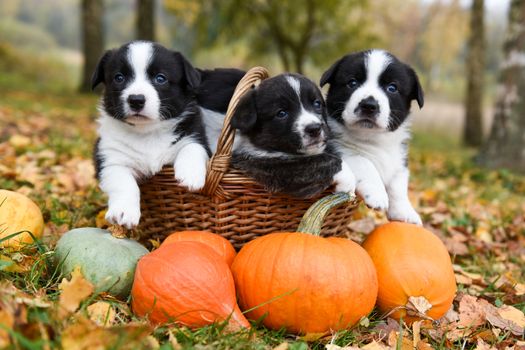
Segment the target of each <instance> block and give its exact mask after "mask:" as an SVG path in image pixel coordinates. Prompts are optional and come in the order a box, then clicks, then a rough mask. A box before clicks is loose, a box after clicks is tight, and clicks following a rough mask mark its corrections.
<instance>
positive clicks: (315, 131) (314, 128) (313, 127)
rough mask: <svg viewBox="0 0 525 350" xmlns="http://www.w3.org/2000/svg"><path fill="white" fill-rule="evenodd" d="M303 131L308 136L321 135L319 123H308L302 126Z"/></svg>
mask: <svg viewBox="0 0 525 350" xmlns="http://www.w3.org/2000/svg"><path fill="white" fill-rule="evenodd" d="M304 132H305V133H306V134H307V135H308V136H310V137H318V136H319V135H321V124H318V123H313V124H308V125H307V126H305V127H304Z"/></svg>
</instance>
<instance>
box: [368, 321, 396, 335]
mask: <svg viewBox="0 0 525 350" xmlns="http://www.w3.org/2000/svg"><path fill="white" fill-rule="evenodd" d="M398 330H399V323H398V322H397V321H396V320H394V319H393V318H390V317H389V318H388V319H387V320H386V323H380V324H378V325H377V326H375V327H374V329H373V331H375V332H376V333H377V335H378V336H379V339H385V338H386V337H388V335H389V334H390V333H391V332H392V331H394V332H395V331H398Z"/></svg>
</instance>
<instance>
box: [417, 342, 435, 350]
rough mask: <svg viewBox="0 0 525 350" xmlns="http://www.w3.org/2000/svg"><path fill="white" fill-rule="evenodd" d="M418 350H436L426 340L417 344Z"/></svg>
mask: <svg viewBox="0 0 525 350" xmlns="http://www.w3.org/2000/svg"><path fill="white" fill-rule="evenodd" d="M416 350H434V348H433V347H432V346H431V345H430V344H429V343H427V342H426V341H424V340H420V341H419V342H418V343H417V344H416Z"/></svg>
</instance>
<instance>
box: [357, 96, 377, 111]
mask: <svg viewBox="0 0 525 350" xmlns="http://www.w3.org/2000/svg"><path fill="white" fill-rule="evenodd" d="M358 108H359V109H360V110H361V112H362V113H363V114H365V115H366V116H372V115H374V114H376V113H377V112H379V104H378V103H377V101H376V99H375V98H373V97H367V98H365V99H364V100H362V101H361V102H359V105H358Z"/></svg>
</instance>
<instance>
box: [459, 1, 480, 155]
mask: <svg viewBox="0 0 525 350" xmlns="http://www.w3.org/2000/svg"><path fill="white" fill-rule="evenodd" d="M484 13H485V11H484V0H473V1H472V8H471V11H470V34H469V41H468V53H467V62H466V65H467V66H466V71H467V89H466V101H465V127H464V129H463V142H464V143H465V144H466V145H468V146H476V147H477V146H480V145H481V142H482V139H483V85H484V80H485V79H484V78H485V74H484V72H485V26H484V18H483V17H484Z"/></svg>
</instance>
